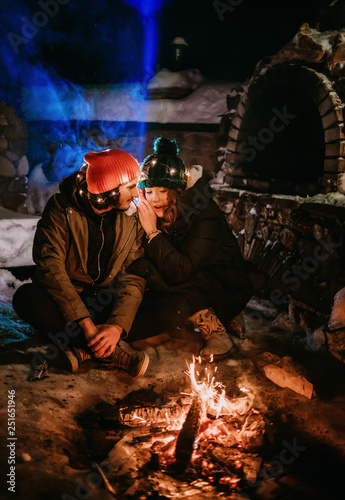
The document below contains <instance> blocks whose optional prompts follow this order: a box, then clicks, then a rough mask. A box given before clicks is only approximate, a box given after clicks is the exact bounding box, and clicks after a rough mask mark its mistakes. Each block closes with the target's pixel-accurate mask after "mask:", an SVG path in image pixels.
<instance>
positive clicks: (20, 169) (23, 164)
mask: <svg viewBox="0 0 345 500" xmlns="http://www.w3.org/2000/svg"><path fill="white" fill-rule="evenodd" d="M28 173H29V162H28V159H27V156H26V155H25V156H22V157H21V159H20V160H19V163H18V166H17V175H18V176H19V177H23V176H24V175H28Z"/></svg>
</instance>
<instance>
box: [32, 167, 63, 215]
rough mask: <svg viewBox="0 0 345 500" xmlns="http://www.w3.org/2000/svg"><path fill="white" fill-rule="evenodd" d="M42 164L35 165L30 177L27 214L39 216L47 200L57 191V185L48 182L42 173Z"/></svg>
mask: <svg viewBox="0 0 345 500" xmlns="http://www.w3.org/2000/svg"><path fill="white" fill-rule="evenodd" d="M42 167H43V163H39V164H38V165H36V166H35V167H34V168H33V170H32V172H31V174H30V176H29V184H28V194H27V197H26V206H27V209H28V212H29V214H32V215H34V214H41V213H42V212H43V210H44V207H45V206H46V204H47V201H48V200H49V198H50V197H51V196H52V195H53V194H55V193H57V192H58V191H59V183H56V182H50V181H48V179H47V178H46V176H45V175H44V173H43V168H42Z"/></svg>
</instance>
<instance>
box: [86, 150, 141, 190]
mask: <svg viewBox="0 0 345 500" xmlns="http://www.w3.org/2000/svg"><path fill="white" fill-rule="evenodd" d="M84 161H85V162H86V163H87V165H88V166H87V170H86V183H87V190H88V191H89V192H90V193H92V194H100V193H105V192H107V191H110V190H111V189H115V188H117V187H118V186H120V185H121V184H124V183H126V182H129V181H131V180H133V179H136V178H137V177H139V175H140V167H139V163H138V162H137V160H136V159H135V158H133V156H132V155H130V154H129V153H126V152H125V151H120V150H119V149H106V150H104V151H97V152H90V153H86V155H85V156H84Z"/></svg>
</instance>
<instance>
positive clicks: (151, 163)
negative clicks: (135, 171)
mask: <svg viewBox="0 0 345 500" xmlns="http://www.w3.org/2000/svg"><path fill="white" fill-rule="evenodd" d="M153 151H154V153H153V154H152V155H150V156H147V158H145V160H144V161H143V163H142V164H141V174H140V177H139V184H138V186H139V188H140V189H144V188H150V187H166V188H170V189H185V188H186V186H187V176H186V168H185V165H184V163H183V161H182V160H181V159H180V158H179V157H178V153H179V149H178V147H177V144H176V141H175V140H174V139H167V138H166V137H160V138H158V139H155V142H154V147H153Z"/></svg>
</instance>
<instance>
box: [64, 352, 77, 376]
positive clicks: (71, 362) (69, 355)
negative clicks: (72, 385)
mask: <svg viewBox="0 0 345 500" xmlns="http://www.w3.org/2000/svg"><path fill="white" fill-rule="evenodd" d="M61 353H62V357H63V360H64V365H65V367H66V369H67V370H68V371H69V372H71V373H75V372H77V371H78V370H79V361H78V358H77V357H76V356H75V354H74V353H73V351H71V350H70V349H68V348H67V349H64V350H62V351H61Z"/></svg>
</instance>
